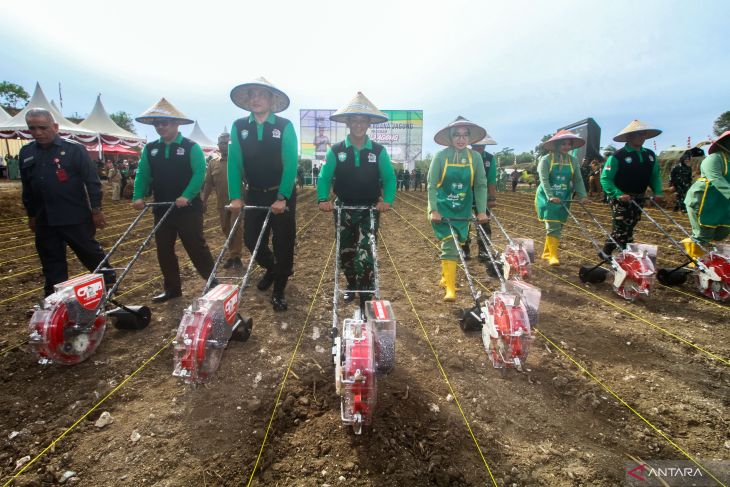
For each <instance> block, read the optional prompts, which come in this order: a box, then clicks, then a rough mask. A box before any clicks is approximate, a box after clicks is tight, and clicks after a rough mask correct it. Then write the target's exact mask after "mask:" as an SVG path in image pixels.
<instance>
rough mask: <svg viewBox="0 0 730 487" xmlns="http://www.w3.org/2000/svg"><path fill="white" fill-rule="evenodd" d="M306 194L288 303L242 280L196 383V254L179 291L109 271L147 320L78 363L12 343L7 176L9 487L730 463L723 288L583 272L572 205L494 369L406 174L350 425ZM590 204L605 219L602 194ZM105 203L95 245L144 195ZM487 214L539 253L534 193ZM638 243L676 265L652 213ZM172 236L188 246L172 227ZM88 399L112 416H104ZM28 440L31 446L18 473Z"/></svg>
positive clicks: (12, 225)
mask: <svg viewBox="0 0 730 487" xmlns="http://www.w3.org/2000/svg"><path fill="white" fill-rule="evenodd" d="M106 191H107V193H108V189H107V190H106ZM108 196H109V194H107V195H106V197H107V198H108ZM298 199H299V201H298V208H297V227H298V232H299V233H298V237H297V249H296V257H295V258H296V261H295V274H294V276H292V278H291V280H290V285H289V287H288V288H287V297H288V300H289V310H288V311H286V312H284V313H275V312H274V311H273V310H272V309H271V305H270V304H269V302H268V299H269V293H268V292H266V293H264V292H260V291H258V290H257V289H256V288H255V286H251V287H250V288H249V289H247V290H246V293H245V295H244V298H243V301H242V302H241V311H242V313H244V314H246V315H250V316H251V317H253V320H254V327H253V333H252V335H251V338H250V339H249V340H248V341H247V342H235V341H232V342H230V343H229V345H228V347H227V349H226V351H225V353H224V355H223V360H222V363H221V366H220V369H219V370H218V371H217V373H216V375H215V376H214V377H213V379H212V380H211V381H210V382H209V383H207V384H205V385H199V386H194V385H186V384H184V383H183V382H182V381H181V380H180V379H178V378H176V377H173V376H172V375H171V372H172V363H173V350H172V346H171V341H172V339H173V338H174V336H175V331H176V329H177V326H178V324H179V322H180V319H181V317H182V313H183V309H184V308H185V307H187V306H188V305H189V304H190V303H191V301H192V300H193V299H194V298H195V297H197V296H198V295H199V293H200V291H201V289H202V287H203V284H204V282H203V280H202V279H201V278H200V277H199V276H198V275H197V274H196V273H195V271H194V270H193V269H192V268H191V266H189V265H188V266H187V267H185V269H184V271H183V275H184V277H185V282H184V290H183V292H184V296H183V297H182V298H180V299H176V300H172V301H170V302H167V303H163V304H155V305H152V304H151V303H150V297H151V296H152V295H154V294H156V293H157V292H159V290H160V289H161V276H160V275H159V268H158V266H157V262H156V258H155V252H154V248H150V249H147V250H146V251H145V252H144V253H143V255H142V257H141V260H140V261H139V262H138V263H137V265H136V266H135V267H134V268H133V269H132V271H131V273H130V275H129V276H128V278H127V280H125V281H124V283H123V285H122V287H121V289H120V299H121V300H122V301H123V302H125V303H126V304H147V305H150V307H151V308H152V311H153V317H152V322H151V324H150V326H149V327H148V328H147V329H145V330H142V331H137V332H128V331H119V330H116V329H115V328H114V327H112V326H109V327H108V328H107V333H106V336H105V338H104V341H103V343H102V344H101V345H100V346H99V348H98V349H97V350H96V353H95V354H94V355H93V356H92V357H91V358H89V359H88V360H87V361H85V362H83V363H81V364H78V365H75V366H62V365H50V366H42V365H39V364H38V363H37V360H36V358H35V357H34V356H33V355H32V354H31V353H29V350H28V346H27V344H26V343H25V341H26V339H27V324H28V318H27V316H26V311H27V310H28V309H29V307H31V306H32V305H33V304H34V303H36V302H37V301H38V300H39V299H40V298H41V296H42V284H43V280H42V274H41V271H40V268H39V267H40V263H39V261H38V257H37V255H36V254H35V249H34V246H33V239H32V236H31V234H30V232H29V231H28V229H27V227H26V226H25V221H24V218H23V214H24V213H23V211H22V207H21V206H20V205H19V203H18V202H19V200H20V194H19V190H18V188H17V186H15V187H3V188H2V191H0V204H2V208H3V213H2V215H0V231H2V237H1V238H0V280H1V281H2V284H3V285H2V286H0V313H1V314H2V316H1V317H0V390H1V391H2V393H1V394H0V482H2V485H23V486H46V485H59V484H61V483H62V482H63V485H81V486H107V485H108V486H117V485H130V486H159V487H162V486H207V485H211V486H213V485H215V486H233V485H254V486H263V485H266V486H325V485H328V486H330V487H336V486H344V485H347V486H352V487H358V486H399V487H404V486H424V485H437V486H472V485H495V484H496V485H499V486H503V485H506V486H546V485H547V486H553V485H555V486H586V487H588V486H616V485H624V482H625V477H626V465H627V462H632V461H633V460H636V459H639V460H641V461H647V462H650V461H652V460H671V459H677V460H680V459H684V460H686V459H687V456H690V457H691V458H693V459H694V460H696V461H697V462H699V463H700V464H701V465H703V466H704V467H705V468H707V470H708V471H709V472H710V473H712V474H713V475H715V476H716V477H717V480H718V484H720V485H721V484H722V483H727V482H728V481H730V479H728V477H727V472H725V473H722V472H718V471H715V470H713V469H712V468H711V467H710V465H712V462H713V461H717V460H725V461H728V460H730V428H729V427H730V417H729V415H728V405H729V403H730V395H729V394H728V390H730V388H729V386H730V376H728V369H727V366H728V360H729V359H730V339H729V338H730V332H729V331H728V323H729V322H730V320H729V319H728V318H729V317H730V307H728V305H727V304H719V303H715V302H712V301H710V300H707V299H704V298H703V297H701V296H700V295H699V294H697V293H696V292H695V290H694V289H692V287H691V286H689V285H685V286H682V287H679V288H676V289H673V288H668V287H665V286H662V285H659V284H657V286H656V288H655V289H654V290H653V291H652V295H651V297H650V299H648V300H646V301H636V302H633V303H632V302H627V301H625V300H623V299H621V298H620V297H618V296H616V295H615V294H614V293H613V291H612V289H611V287H610V285H609V284H608V283H603V284H598V285H589V284H582V283H581V282H580V281H579V279H578V268H579V266H580V265H581V264H589V263H596V258H595V250H594V249H593V247H592V245H591V244H590V243H589V242H588V241H587V240H585V238H584V236H583V234H582V233H580V231H579V230H578V229H577V228H575V226H574V225H573V224H568V225H566V228H565V229H564V232H563V233H564V236H563V239H562V241H561V262H562V265H561V266H559V267H547V266H546V265H545V264H544V263H543V262H536V263H535V265H534V267H533V278H532V282H533V283H534V284H535V285H536V286H538V287H540V288H541V290H542V303H541V307H540V318H539V324H538V326H536V327H535V328H534V329H533V341H532V344H531V350H530V355H529V358H528V360H527V364H526V370H525V371H524V372H522V373H520V372H517V371H515V370H510V371H508V373H507V374H505V375H504V376H503V375H502V374H500V373H499V372H498V371H497V370H495V369H494V368H493V367H492V365H491V362H490V361H489V360H488V357H487V355H486V352H485V350H484V347H483V345H482V340H481V335H480V334H479V333H468V334H467V333H464V332H462V331H461V329H460V328H459V324H458V317H457V316H458V312H459V310H460V309H462V308H467V307H470V306H471V304H472V298H471V295H470V294H469V287H468V285H467V284H466V281H465V278H464V274H463V271H460V272H459V282H460V286H461V287H460V289H459V292H458V294H457V302H456V303H444V302H443V301H442V293H443V291H442V290H441V289H440V288H439V287H438V279H439V277H440V264H439V260H438V249H437V247H436V240H435V239H434V237H433V233H432V231H431V227H430V224H429V223H428V222H427V220H426V209H425V207H426V201H425V200H426V194H425V192H399V193H398V198H397V200H396V202H395V205H394V209H393V210H392V211H390V212H388V213H387V214H385V215H384V216H383V217H382V219H381V229H380V230H381V232H380V239H379V249H378V252H379V265H380V278H381V290H382V291H381V294H382V297H383V299H387V300H389V301H391V303H392V305H393V307H394V310H395V313H396V316H397V318H398V331H397V352H396V367H395V370H394V371H393V372H392V373H391V374H389V375H388V376H387V377H383V378H381V379H380V380H379V381H378V405H377V409H376V411H375V415H374V419H373V424H372V427H371V428H369V429H368V430H366V431H365V432H364V433H363V434H362V435H359V436H356V435H354V434H353V433H352V431H351V429H350V428H346V427H344V426H343V425H342V423H341V420H340V400H339V397H338V396H337V395H336V393H335V388H334V367H333V365H332V357H331V338H330V328H331V321H332V293H333V276H334V268H333V259H334V256H333V255H332V249H333V244H334V229H333V223H332V217H331V215H325V214H321V213H320V212H319V211H318V210H317V205H316V195H315V193H314V191H313V190H312V188H305V189H304V190H302V191H300V193H299V198H298ZM592 208H593V209H594V211H595V213H596V214H597V215H600V219H601V221H602V222H604V223H605V224H606V225H609V224H610V217H609V216H608V207H607V206H605V205H601V204H594V205H592ZM213 210H214V208H212V207H211V208H209V210H208V214H207V215H206V238H207V240H208V242H209V245H210V247H211V249H212V250H213V253H214V255H215V254H217V252H218V251H219V250H218V249H219V248H220V246H221V244H222V243H223V241H224V236H223V235H222V234H221V231H220V228H219V226H218V222H217V217H216V216H215V212H214V211H213ZM105 213H106V215H107V221H108V223H109V227H108V228H107V229H105V230H103V231H101V232H99V235H98V237H99V239H100V241H101V242H102V244H103V245H104V246H105V248H109V247H110V246H111V245H112V244H113V242H114V241H115V240H116V238H118V235H119V234H120V233H121V232H123V231H124V229H125V228H126V227H127V225H129V223H130V222H131V220H132V219H133V218H134V216H135V215H136V212H135V211H134V210H132V208H131V206H130V204H129V202H128V201H124V202H120V203H112V202H111V201H107V202H106V206H105ZM494 213H495V215H496V216H497V217H498V218H500V220H501V221H502V222H503V224H504V225H505V226H506V228H507V231H508V232H509V233H510V235H511V236H512V237H529V238H533V239H535V247H536V249H537V250H538V252H537V253H538V256H539V250H541V249H542V244H543V239H544V229H543V228H542V225H541V224H540V223H539V222H538V221H537V219H536V217H535V211H534V206H533V195H531V194H527V193H501V194H499V195H498V205H497V207H496V209H495V211H494ZM655 214H656V212H653V213H652V215H655ZM581 218H583V217H581ZM657 218H659V219H660V221H661V222H663V223H664V222H665V220H664V219H663V218H661V217H660V216H658V215H657ZM683 221H684V222H685V223H686V219H683ZM492 227H493V235H494V240H495V243H496V244H497V246H498V247H499V246H500V245H504V243H505V242H506V239H505V238H504V237H503V236H502V235H501V234H500V232H499V231H498V229H497V227H496V226H495V225H494V224H493V225H492ZM149 228H150V224H149V222H148V221H145V223H143V224H142V225H141V226H140V229H139V231H135V232H134V234H133V235H132V236H131V237H130V239H129V242H128V244H126V245H123V246H122V247H121V250H120V251H119V253H118V254H117V256H115V258H114V261H115V264H120V263H122V264H123V263H124V262H125V261H126V259H128V258H129V257H130V256H131V255H132V253H133V251H134V247H135V243H132V241H135V240H137V239H140V238H143V237H144V233H145V231H149ZM667 228H669V227H667ZM145 229H147V230H145ZM591 232H592V234H593V235H594V236H596V237H598V232H597V231H595V229H593V228H591ZM672 233H673V234H676V233H677V232H674V231H672ZM677 236H678V237H679V235H677ZM637 241H641V242H646V243H655V244H658V245H659V247H660V251H659V264H660V265H670V264H671V263H674V262H677V265H678V263H679V262H681V256H680V254H679V252H678V251H677V250H676V249H673V248H672V247H671V246H670V245H669V242H668V241H667V240H666V238H665V237H663V236H662V235H661V234H660V233H659V232H658V231H657V230H656V228H655V227H653V226H652V225H651V223H649V222H648V221H642V222H641V223H640V225H639V227H638V231H637ZM138 244H139V242H137V244H136V245H138ZM473 245H474V244H473ZM473 250H474V253H475V245H474V249H473ZM178 255H179V257H180V259H181V265H186V264H188V263H189V261H188V259H187V256H186V255H185V253H184V251H183V250H182V249H181V246H179V245H178ZM246 258H248V257H246ZM69 264H70V274H71V275H74V274H77V273H80V272H82V271H83V269H82V267H81V265H80V264H79V262H78V261H77V260H76V259H75V257H73V256H72V254H70V256H69ZM468 265H469V269H470V270H471V272H472V273H473V275H474V276H475V277H476V279H477V281H478V282H479V285H480V288H481V289H482V291H483V292H484V293H489V292H490V291H492V290H494V289H495V288H496V287H498V285H499V283H498V281H496V280H495V279H494V278H491V277H488V275H487V273H486V269H485V267H484V264H481V263H479V262H478V261H477V260H476V259H474V260H471V261H470V262H469V263H468ZM256 278H257V276H256V275H254V282H255V280H256ZM351 311H352V308H347V309H346V310H345V311H344V312H342V313H341V314H340V316H341V317H342V318H344V317H345V315H346V314H347V313H349V312H351ZM102 412H108V413H109V414H111V416H112V418H113V420H114V421H113V423H111V424H109V425H107V426H105V427H103V428H98V427H96V426H95V424H94V423H95V421H96V420H97V419H98V418H99V416H100V415H101V414H102ZM133 438H134V440H133ZM41 453H42V454H41ZM39 454H41V455H40V456H39V457H37V456H38V455H39ZM26 456H30V457H31V459H33V460H32V464H31V465H30V466H29V467H28V468H26V469H25V470H24V471H23V472H22V473H21V474H20V475H17V478H14V476H15V475H16V474H17V473H18V471H19V469H18V468H16V465H17V462H18V461H19V460H20V459H22V458H23V457H26ZM36 457H37V458H36ZM21 468H22V467H21ZM68 472H73V475H69V473H68ZM723 475H724V476H723ZM69 477H70V478H69Z"/></svg>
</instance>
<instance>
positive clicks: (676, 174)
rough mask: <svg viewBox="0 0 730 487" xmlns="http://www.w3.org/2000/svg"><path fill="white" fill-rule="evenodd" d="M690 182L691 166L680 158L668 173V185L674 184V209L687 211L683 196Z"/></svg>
mask: <svg viewBox="0 0 730 487" xmlns="http://www.w3.org/2000/svg"><path fill="white" fill-rule="evenodd" d="M691 184H692V168H691V167H689V166H688V165H687V164H685V163H684V161H683V160H682V159H680V160H679V162H677V164H675V165H674V167H673V168H672V172H671V173H670V175H669V185H670V186H674V195H675V196H676V200H675V202H674V211H677V210H681V211H683V212H685V213H687V208H686V207H685V206H684V197H685V196H686V195H687V190H688V189H689V187H690V185H691Z"/></svg>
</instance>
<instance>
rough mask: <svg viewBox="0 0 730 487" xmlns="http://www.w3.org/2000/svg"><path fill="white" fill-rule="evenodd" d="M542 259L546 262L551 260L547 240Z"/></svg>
mask: <svg viewBox="0 0 730 487" xmlns="http://www.w3.org/2000/svg"><path fill="white" fill-rule="evenodd" d="M548 238H549V237H548ZM542 258H543V259H545V260H548V259H549V258H550V249H549V248H548V241H547V238H546V239H545V245H544V246H543V248H542Z"/></svg>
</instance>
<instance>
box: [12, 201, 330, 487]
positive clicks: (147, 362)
mask: <svg viewBox="0 0 730 487" xmlns="http://www.w3.org/2000/svg"><path fill="white" fill-rule="evenodd" d="M318 216H319V213H316V214H315V215H314V217H313V218H312V219H311V220H309V222H307V223H306V224H305V225H304V226H303V227H302V228H301V229H299V231H298V232H297V234H299V232H301V231H303V230H304V229H305V228H307V227H308V226H309V225H310V224H311V223H312V222H313V221H314V220H315V218H317V217H318ZM221 247H223V245H220V246H218V247H216V249H215V250H218V249H220V248H221ZM191 265H193V264H192V262H188V263H187V264H186V265H185V266H183V268H185V267H190V266H191ZM160 277H161V276H157V277H155V278H152V279H150V280H149V281H147V282H146V283H144V284H148V283H150V282H152V281H154V280H156V279H159V278H160ZM140 286H141V285H139V286H136V287H135V288H132V289H130V290H128V291H126V292H125V293H124V294H128V293H130V292H131V291H133V290H134V289H137V288H139V287H140ZM124 294H120V296H123V295H124ZM305 326H306V324H305ZM26 341H27V340H26ZM174 341H175V338H174V337H173V338H172V339H170V341H168V342H167V343H166V344H165V345H164V346H163V347H162V348H160V349H159V350H158V351H157V352H155V354H154V355H152V356H151V357H150V358H148V359H147V360H145V361H144V362H143V363H142V365H140V366H139V367H138V368H137V370H135V371H134V372H132V374H130V375H129V376H128V377H127V378H126V379H124V380H123V381H122V382H121V383H120V384H119V385H117V386H116V387H115V388H114V389H112V390H111V391H110V392H109V393H107V394H106V395H105V396H104V397H103V398H102V399H100V400H99V402H97V403H96V404H95V405H94V406H93V407H92V408H91V409H89V410H88V411H87V412H86V413H85V414H84V415H83V416H81V417H80V418H79V419H78V420H76V422H74V423H73V424H72V425H71V426H69V427H68V428H67V429H66V430H65V431H64V432H63V433H62V434H61V435H59V436H58V437H57V438H56V439H55V440H53V441H52V442H51V443H50V444H49V445H48V446H47V447H46V448H44V449H43V451H41V452H40V453H39V454H38V455H36V456H35V457H34V458H33V459H32V460H31V461H29V462H28V463H26V464H25V465H24V466H23V468H22V469H20V470H19V471H18V472H17V473H15V475H13V476H12V477H10V478H9V479H8V481H7V482H6V483H5V484H3V487H8V486H9V485H10V484H11V483H12V482H13V481H14V480H15V479H17V478H18V477H19V476H20V475H21V474H22V473H23V472H24V471H25V470H27V469H28V467H30V466H31V465H32V464H33V463H35V462H36V461H37V460H38V459H39V458H40V457H42V456H43V455H44V454H45V453H46V452H47V451H48V450H50V449H51V448H53V447H54V446H55V445H56V443H58V442H59V441H61V440H62V439H63V438H64V437H65V436H66V435H67V434H68V433H70V432H71V431H72V430H73V429H74V428H76V426H78V425H79V423H81V422H82V421H83V420H84V419H86V418H87V417H88V416H89V415H90V414H91V413H93V412H94V411H95V410H96V409H97V408H98V407H99V406H101V405H102V404H103V403H104V402H105V401H106V400H107V399H109V398H110V397H111V396H112V395H113V394H114V393H116V392H117V391H118V390H119V389H121V388H122V386H124V385H125V384H126V383H127V382H129V381H130V379H132V377H134V376H135V375H137V374H138V373H139V372H141V371H142V369H144V368H145V367H146V366H147V365H148V364H149V363H150V362H152V361H153V360H154V359H155V358H157V356H158V355H160V353H162V352H163V351H165V349H167V348H168V347H169V346H170V345H172V344H173V342H174ZM21 345H22V344H21Z"/></svg>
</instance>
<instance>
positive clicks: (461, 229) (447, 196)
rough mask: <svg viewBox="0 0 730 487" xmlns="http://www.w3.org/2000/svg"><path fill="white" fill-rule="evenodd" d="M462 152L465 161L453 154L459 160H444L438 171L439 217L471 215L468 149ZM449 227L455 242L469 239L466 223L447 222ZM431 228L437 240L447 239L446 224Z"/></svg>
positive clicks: (437, 208)
mask: <svg viewBox="0 0 730 487" xmlns="http://www.w3.org/2000/svg"><path fill="white" fill-rule="evenodd" d="M465 152H466V157H467V158H464V157H463V156H461V157H460V156H459V152H458V151H454V158H455V159H459V158H460V160H459V161H458V162H449V158H448V157H447V158H446V161H445V163H444V167H443V169H442V170H441V178H440V179H439V182H438V184H437V185H436V188H437V191H436V211H438V212H439V213H440V214H441V216H442V217H443V218H470V217H471V216H472V211H471V207H472V202H473V201H474V191H473V190H472V187H473V185H474V166H473V165H472V163H473V160H472V152H471V150H469V149H465ZM480 162H481V161H480ZM451 225H452V226H453V227H454V230H456V233H457V235H458V236H459V242H460V243H464V242H465V241H466V237H468V236H469V222H468V221H463V222H451ZM431 226H432V227H433V232H434V233H435V234H436V237H437V238H438V239H439V240H447V239H450V238H451V230H449V225H448V224H446V223H434V222H431Z"/></svg>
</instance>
